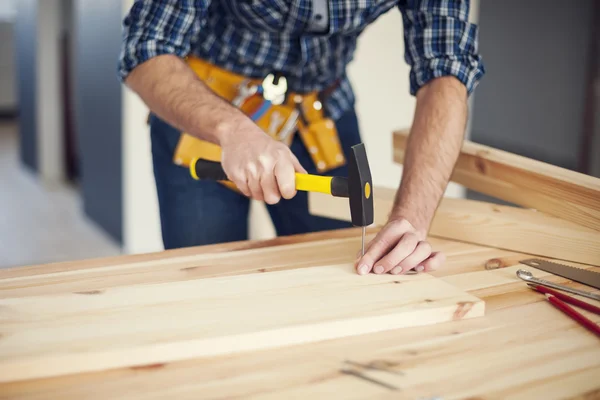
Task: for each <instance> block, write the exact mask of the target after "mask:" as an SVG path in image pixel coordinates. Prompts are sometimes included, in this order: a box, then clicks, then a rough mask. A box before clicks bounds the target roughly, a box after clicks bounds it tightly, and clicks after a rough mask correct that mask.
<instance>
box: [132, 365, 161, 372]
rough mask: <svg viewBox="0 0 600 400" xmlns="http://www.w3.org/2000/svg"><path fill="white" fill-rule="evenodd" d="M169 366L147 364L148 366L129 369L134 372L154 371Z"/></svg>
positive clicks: (135, 366) (136, 366)
mask: <svg viewBox="0 0 600 400" xmlns="http://www.w3.org/2000/svg"><path fill="white" fill-rule="evenodd" d="M166 365H167V364H165V363H156V364H146V365H134V366H133V367H129V369H131V370H133V371H152V370H155V369H161V368H164V367H165V366H166Z"/></svg>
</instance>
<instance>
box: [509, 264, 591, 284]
mask: <svg viewBox="0 0 600 400" xmlns="http://www.w3.org/2000/svg"><path fill="white" fill-rule="evenodd" d="M519 262H520V263H521V264H525V265H528V266H530V267H533V268H537V269H541V270H542V271H546V272H550V273H552V274H555V275H559V276H562V277H564V278H568V279H570V280H572V281H576V282H579V283H583V284H584V285H588V286H591V287H594V288H596V289H600V273H599V272H594V271H589V270H585V269H581V268H576V267H570V266H568V265H563V264H558V263H554V262H551V261H546V260H540V259H537V258H530V259H527V260H523V261H519Z"/></svg>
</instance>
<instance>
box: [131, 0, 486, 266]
mask: <svg viewBox="0 0 600 400" xmlns="http://www.w3.org/2000/svg"><path fill="white" fill-rule="evenodd" d="M391 9H399V10H400V12H401V13H402V18H403V23H404V44H405V49H406V53H405V54H406V56H405V59H406V61H407V62H408V63H409V65H410V66H411V72H410V76H409V79H410V91H411V94H412V95H415V96H416V99H417V106H416V110H415V115H414V122H413V124H412V128H411V134H410V139H409V142H408V145H407V151H406V158H405V163H404V170H403V179H402V181H401V184H400V187H399V190H398V192H397V196H396V201H395V205H394V207H393V210H392V212H391V213H390V215H389V221H388V223H387V224H386V225H385V226H384V227H383V229H382V230H381V231H380V232H379V233H378V234H377V236H376V237H375V238H374V239H373V240H372V241H371V242H370V243H369V244H368V246H367V251H366V254H365V255H364V257H361V258H360V259H358V260H357V263H356V269H357V272H358V273H359V274H363V275H364V274H367V273H370V272H373V273H377V274H381V273H393V274H398V273H405V272H407V271H408V270H411V269H414V270H416V271H431V270H434V269H436V268H439V267H440V266H441V265H442V264H443V262H444V256H443V254H441V253H440V252H435V251H433V250H432V248H431V246H430V244H429V243H428V242H427V231H428V229H429V225H430V223H431V220H432V218H433V215H434V212H435V210H436V208H437V206H438V204H439V201H440V200H441V197H442V196H443V193H444V191H445V189H446V186H447V184H448V181H449V178H450V174H451V171H452V169H453V167H454V164H455V162H456V159H457V157H458V153H459V150H460V147H461V143H462V140H463V135H464V131H465V127H466V121H467V97H468V95H469V94H470V93H471V92H472V91H473V90H474V88H475V87H476V85H477V83H478V81H479V80H480V79H481V77H482V75H483V74H484V68H483V65H482V63H481V59H480V57H479V55H478V54H477V40H476V35H477V31H476V29H477V27H476V26H475V25H473V24H470V23H469V22H468V14H469V5H468V2H466V1H451V0H445V1H417V0H414V1H413V0H408V1H391V0H362V1H358V0H350V1H326V0H294V1H281V0H253V1H250V0H196V1H192V0H187V1H176V0H154V1H152V0H139V1H136V2H135V3H134V5H133V7H132V8H131V10H130V12H129V14H128V15H127V17H126V18H125V20H124V41H123V48H122V53H121V58H120V64H119V76H120V78H121V79H122V81H123V82H125V84H126V85H127V86H128V87H129V88H131V89H132V90H133V91H135V92H136V93H137V94H138V95H139V96H140V97H141V98H142V99H143V101H144V102H145V103H146V104H147V105H148V107H149V108H150V110H151V111H152V112H153V114H154V116H153V117H152V119H151V137H152V152H153V162H154V173H155V179H156V184H157V191H158V198H159V205H160V215H161V225H162V234H163V241H164V243H165V247H166V248H175V247H182V246H191V245H201V244H208V243H216V242H225V241H232V240H243V239H246V235H247V218H248V207H249V200H248V197H251V198H254V199H258V200H264V201H265V202H266V203H267V207H268V209H269V212H270V215H271V218H272V220H273V222H274V225H275V227H276V229H277V233H278V234H279V235H287V234H295V233H302V232H312V231H319V230H326V229H334V228H339V227H345V226H348V224H346V223H341V222H339V221H338V222H336V221H333V220H329V219H324V218H318V217H314V216H311V215H310V214H309V213H308V205H307V195H306V193H305V192H297V193H296V190H295V184H294V182H295V175H294V173H295V172H309V173H316V172H317V169H316V166H315V162H314V159H312V158H311V154H310V152H309V151H308V150H307V148H306V146H305V145H304V144H303V142H302V140H300V138H299V135H295V137H294V138H293V140H292V143H291V144H289V146H288V145H286V144H284V143H283V142H282V141H279V140H275V139H274V138H273V137H272V136H270V135H268V134H267V133H266V132H265V130H264V129H261V128H260V127H258V126H257V124H256V123H255V122H254V121H253V120H252V119H251V118H250V117H249V116H248V115H247V113H244V112H242V111H241V110H240V109H239V108H238V107H236V106H234V105H232V103H231V101H229V100H230V99H229V100H228V99H224V98H223V97H222V96H219V95H217V94H216V93H215V91H214V90H211V89H210V88H209V86H208V84H207V82H205V81H203V80H202V79H200V78H199V75H198V74H196V73H195V72H194V71H193V70H192V69H191V68H190V66H189V64H188V63H186V59H185V58H186V57H188V56H190V55H191V56H193V57H197V58H198V59H201V60H204V61H206V62H208V63H210V64H211V65H214V66H216V67H218V68H222V69H223V70H226V71H230V72H232V73H235V74H240V75H244V76H248V77H253V78H256V77H264V76H267V75H268V74H271V73H279V74H282V75H283V76H284V77H285V79H286V80H287V85H288V87H289V89H290V90H293V91H294V92H297V93H304V92H310V91H316V92H318V93H326V92H327V94H326V96H325V97H324V100H323V104H322V106H323V109H324V112H326V115H327V117H328V118H330V119H331V120H333V121H334V122H335V127H336V129H337V132H338V134H339V141H340V142H341V147H342V148H343V150H344V153H345V154H346V155H347V154H349V149H350V147H351V146H352V145H354V144H356V143H359V142H361V139H360V134H359V131H358V124H357V120H356V116H355V113H354V110H353V106H354V94H353V92H352V87H351V85H350V82H349V80H348V78H347V76H346V66H347V64H348V63H349V62H350V60H351V59H352V57H353V55H354V50H355V46H356V41H357V39H358V37H359V35H360V33H361V32H362V31H363V30H364V29H365V28H366V27H367V26H368V25H369V24H370V23H372V22H374V21H375V20H376V19H377V17H379V16H380V15H382V14H383V13H384V12H387V11H389V10H391ZM390 40H393V41H397V40H400V38H390ZM376 78H377V77H373V79H376ZM390 90H395V89H394V88H390ZM365 101H367V100H365ZM368 101H377V99H368ZM319 106H320V103H319ZM181 132H186V133H189V134H190V135H193V136H195V137H197V138H199V139H202V140H205V141H207V142H210V143H214V144H217V145H218V146H220V149H221V151H222V153H221V154H222V158H221V161H222V164H223V168H224V170H225V172H226V174H227V176H228V178H229V179H230V180H231V181H233V182H234V183H235V184H236V186H237V187H238V188H239V190H240V191H241V192H242V193H243V195H242V194H240V193H237V192H235V191H233V190H231V189H230V188H227V187H225V186H224V185H222V184H220V183H217V182H206V181H200V182H198V181H194V180H192V179H191V178H190V176H189V173H188V171H187V170H186V169H185V168H181V167H179V166H177V165H175V164H174V163H173V161H172V160H173V158H172V157H173V152H174V151H175V148H176V145H177V142H178V140H179V137H180V134H181ZM346 171H347V169H346V167H345V166H341V167H337V168H334V169H332V170H329V171H328V172H327V174H328V175H340V174H345V173H346Z"/></svg>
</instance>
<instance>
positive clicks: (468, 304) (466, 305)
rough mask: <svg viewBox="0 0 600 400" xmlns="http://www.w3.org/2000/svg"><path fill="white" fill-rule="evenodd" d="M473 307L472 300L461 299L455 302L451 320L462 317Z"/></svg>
mask: <svg viewBox="0 0 600 400" xmlns="http://www.w3.org/2000/svg"><path fill="white" fill-rule="evenodd" d="M472 308H473V302H472V301H461V302H459V303H457V307H456V311H454V315H453V316H452V319H453V320H455V321H456V320H459V319H463V318H464V317H465V315H467V313H468V312H469V311H471V309H472Z"/></svg>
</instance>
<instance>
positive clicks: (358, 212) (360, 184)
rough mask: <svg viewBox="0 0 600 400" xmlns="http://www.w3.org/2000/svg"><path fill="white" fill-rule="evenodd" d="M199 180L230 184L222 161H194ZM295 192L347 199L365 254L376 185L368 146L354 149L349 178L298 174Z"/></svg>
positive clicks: (360, 144) (195, 172)
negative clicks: (360, 228)
mask: <svg viewBox="0 0 600 400" xmlns="http://www.w3.org/2000/svg"><path fill="white" fill-rule="evenodd" d="M189 169H190V174H191V176H192V177H193V178H194V179H196V180H215V181H229V178H228V177H227V174H226V173H225V171H224V170H223V166H222V165H221V163H220V162H216V161H210V160H206V159H202V158H194V159H192V161H191V162H190V165H189ZM296 190H301V191H307V192H320V193H326V194H331V195H332V196H336V197H347V198H348V200H349V203H350V215H351V220H352V224H353V225H354V226H360V227H362V241H361V251H362V254H363V255H364V254H365V233H366V227H367V226H369V225H371V224H372V223H373V214H374V210H373V182H372V180H371V170H370V168H369V161H368V159H367V152H366V149H365V145H364V144H363V143H359V144H357V145H355V146H352V157H350V159H349V160H348V178H345V177H341V176H321V175H311V174H302V173H296Z"/></svg>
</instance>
